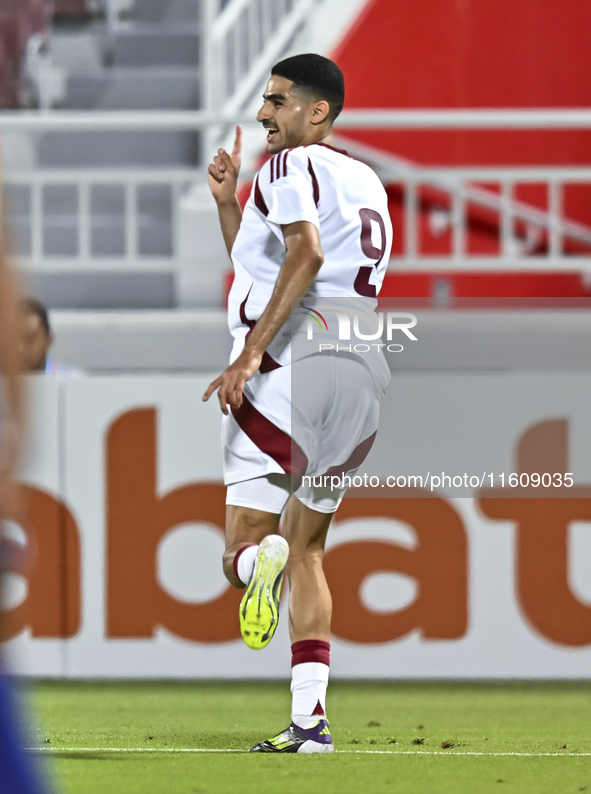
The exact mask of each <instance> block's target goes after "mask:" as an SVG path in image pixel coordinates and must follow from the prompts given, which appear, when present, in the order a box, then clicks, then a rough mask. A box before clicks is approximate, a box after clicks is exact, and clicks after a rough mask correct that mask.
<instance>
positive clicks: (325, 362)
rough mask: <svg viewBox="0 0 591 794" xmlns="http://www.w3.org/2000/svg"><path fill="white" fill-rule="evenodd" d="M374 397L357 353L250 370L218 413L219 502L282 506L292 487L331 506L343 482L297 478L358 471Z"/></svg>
mask: <svg viewBox="0 0 591 794" xmlns="http://www.w3.org/2000/svg"><path fill="white" fill-rule="evenodd" d="M380 396H381V395H380ZM380 396H378V394H377V393H376V388H375V386H374V383H373V380H372V377H371V374H370V372H369V370H368V369H367V368H366V367H365V366H364V365H363V364H362V363H361V362H360V361H359V359H358V357H357V356H348V355H346V354H337V355H330V354H329V355H327V354H324V355H316V356H309V357H307V358H303V359H301V360H299V361H296V362H294V363H293V364H291V365H290V366H286V367H280V368H278V369H274V370H271V371H269V372H266V373H264V374H263V373H260V372H257V373H256V374H255V375H253V377H252V378H251V379H250V380H249V381H248V382H247V383H246V385H245V388H244V402H243V404H242V406H241V408H240V409H238V410H234V411H233V412H232V413H230V414H229V415H228V416H224V417H223V420H222V442H223V451H224V481H225V483H226V485H227V486H228V493H227V498H226V503H227V504H231V505H240V506H244V507H252V508H255V509H259V510H265V511H266V512H271V513H281V512H282V510H283V508H284V506H285V504H286V502H287V500H288V498H289V496H290V495H291V493H293V492H295V495H296V496H297V497H298V499H300V500H301V501H302V502H303V503H304V504H306V505H307V506H309V507H310V508H312V509H313V510H317V511H319V512H324V513H333V512H335V510H336V509H337V507H338V505H339V504H340V501H341V499H342V497H343V494H344V492H345V490H346V489H342V490H337V489H331V488H330V487H329V486H327V487H323V488H320V487H318V488H317V487H314V486H308V487H307V488H305V489H302V488H299V485H300V482H301V479H302V477H303V476H304V475H307V476H310V477H317V476H319V475H324V474H343V473H348V474H352V473H354V472H356V471H357V469H358V468H359V466H360V465H361V463H362V462H363V460H364V459H365V457H366V456H367V453H368V452H369V449H370V448H371V445H372V443H373V439H374V438H375V434H376V431H377V427H378V421H379V406H380Z"/></svg>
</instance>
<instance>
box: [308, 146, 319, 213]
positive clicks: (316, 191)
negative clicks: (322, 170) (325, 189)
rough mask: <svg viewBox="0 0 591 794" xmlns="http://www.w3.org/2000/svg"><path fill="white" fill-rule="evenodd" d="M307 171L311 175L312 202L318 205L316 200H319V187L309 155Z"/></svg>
mask: <svg viewBox="0 0 591 794" xmlns="http://www.w3.org/2000/svg"><path fill="white" fill-rule="evenodd" d="M308 173H309V174H310V176H311V177H312V187H313V188H314V204H316V206H318V202H319V201H320V187H319V185H318V179H316V174H315V172H314V168H313V167H312V160H310V158H309V157H308Z"/></svg>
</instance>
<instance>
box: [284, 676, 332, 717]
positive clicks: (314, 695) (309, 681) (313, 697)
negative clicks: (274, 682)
mask: <svg viewBox="0 0 591 794" xmlns="http://www.w3.org/2000/svg"><path fill="white" fill-rule="evenodd" d="M328 671H329V667H328V665H327V664H322V662H304V663H303V664H296V665H295V666H294V667H292V668H291V696H292V699H291V721H292V722H293V723H295V724H296V725H298V726H299V727H300V728H303V729H304V730H306V729H307V728H313V727H314V726H315V725H316V723H317V722H318V720H319V719H320V718H321V717H322V714H319V713H318V711H319V709H318V704H319V703H320V709H322V712H323V713H324V715H326V688H327V686H328ZM314 711H316V714H314V713H313V712H314Z"/></svg>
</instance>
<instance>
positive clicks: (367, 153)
mask: <svg viewBox="0 0 591 794" xmlns="http://www.w3.org/2000/svg"><path fill="white" fill-rule="evenodd" d="M227 8H230V6H227ZM401 119H402V120H401ZM397 120H398V121H397ZM234 121H242V122H243V123H245V124H252V123H255V122H254V121H253V120H252V119H240V117H237V116H236V114H231V113H227V112H226V113H220V112H217V113H213V112H211V111H175V112H115V111H114V112H100V113H96V112H91V113H88V112H75V111H67V112H66V111H48V112H45V113H40V112H13V113H0V132H2V131H12V132H14V131H29V132H36V133H40V132H48V131H52V132H55V131H64V132H68V133H72V134H73V133H75V132H83V131H85V130H92V131H96V130H147V129H152V130H181V129H182V130H195V131H201V132H203V131H207V130H211V129H212V128H213V127H216V126H219V125H221V124H228V123H233V122H234ZM375 126H381V127H382V128H385V129H388V128H393V127H394V126H396V127H397V128H399V129H400V128H415V129H416V128H420V127H423V128H427V127H429V126H430V127H431V128H444V127H446V128H462V129H482V128H486V127H491V126H492V127H495V128H501V127H504V128H519V129H544V128H545V129H556V128H578V129H591V111H587V110H575V109H573V110H568V111H549V110H538V111H507V112H505V111H503V112H501V113H500V114H497V113H496V112H491V111H452V112H448V111H416V112H411V111H404V112H403V113H400V114H398V113H394V112H393V111H367V112H364V111H348V112H345V113H343V114H342V116H341V117H340V118H339V120H338V126H337V129H338V130H339V131H341V132H342V131H345V130H347V129H354V128H370V127H375ZM261 143H262V139H261ZM343 145H344V147H345V148H348V149H349V151H350V152H351V153H352V154H353V155H354V156H358V157H359V158H360V159H363V160H365V161H367V162H368V163H369V164H370V165H372V166H373V167H374V168H375V169H376V171H377V172H378V173H379V175H380V176H381V178H382V180H383V181H384V182H385V183H398V184H400V185H402V186H403V191H402V192H403V196H404V199H403V200H404V246H403V254H402V256H401V257H399V256H397V257H396V259H395V263H396V264H397V265H398V266H400V265H402V266H403V267H405V268H409V269H412V268H421V269H449V268H452V267H453V268H454V269H461V268H466V269H468V268H469V269H483V268H484V269H500V268H512V269H515V268H519V269H557V268H560V269H569V270H573V269H581V270H585V271H589V270H591V257H589V256H587V255H586V254H585V255H580V256H579V255H577V256H573V255H571V254H567V253H566V252H565V247H564V242H565V241H569V242H570V243H572V242H575V243H580V244H583V245H584V246H591V224H590V226H587V225H585V224H583V223H580V222H575V221H573V220H571V219H569V218H568V217H565V211H564V208H563V201H562V197H563V191H564V185H568V184H571V183H579V184H589V185H591V168H585V169H580V168H576V169H573V168H422V167H417V166H416V165H415V164H413V163H409V162H407V161H404V160H401V159H400V158H396V157H394V156H392V155H389V154H387V153H384V152H382V151H379V150H376V149H372V148H371V147H368V146H365V145H363V144H360V143H358V142H356V141H354V140H353V139H350V138H347V139H346V140H345V139H343ZM261 148H262V147H261ZM8 165H10V164H8ZM247 165H248V164H247ZM247 170H248V169H247V168H246V169H245V171H247ZM202 181H203V169H198V170H197V169H195V170H191V169H182V168H180V169H166V170H163V169H158V168H155V169H142V170H139V169H133V170H126V169H119V170H117V171H114V170H111V171H109V170H104V169H96V170H85V171H80V170H69V169H64V170H59V171H50V170H43V169H39V170H36V171H32V172H26V173H25V172H18V171H11V170H10V169H9V170H8V171H7V172H6V173H5V182H7V183H8V185H10V186H16V185H20V186H21V187H26V189H27V190H29V191H30V196H31V200H30V206H29V210H28V212H27V213H26V214H27V215H28V217H27V218H24V217H19V218H17V221H18V224H19V225H20V226H23V225H24V226H26V227H27V228H28V230H29V237H30V239H31V250H30V256H29V257H28V258H29V259H30V261H31V264H32V265H33V266H34V267H36V268H39V267H43V268H47V269H52V268H59V269H62V270H63V269H64V268H70V267H71V268H72V269H74V268H77V267H88V266H89V263H90V264H91V265H92V266H97V267H113V268H120V267H125V268H130V267H131V268H133V267H142V269H143V268H145V267H153V268H163V267H167V268H169V269H170V268H171V267H172V268H174V267H175V262H178V258H179V251H178V244H177V241H178V236H179V230H178V223H179V214H178V205H179V202H180V198H181V196H182V194H183V192H184V190H185V188H186V186H187V185H188V184H191V183H193V184H194V183H196V182H201V183H202ZM540 182H541V183H543V184H545V185H546V189H547V191H548V209H547V210H541V209H537V208H536V207H533V206H530V205H528V204H526V203H525V202H522V201H518V200H516V198H515V187H516V185H520V184H525V183H540ZM150 183H152V184H160V185H168V186H169V188H170V191H171V196H172V197H173V198H172V200H171V212H170V218H169V223H170V237H171V240H172V243H171V247H170V252H169V254H167V255H166V256H153V255H152V256H151V255H150V254H149V253H146V252H145V251H143V250H142V249H141V246H138V242H137V241H138V239H139V237H140V235H141V230H142V228H144V227H145V225H146V224H147V223H149V222H150V221H149V218H148V217H147V216H146V215H145V214H144V215H142V213H140V212H138V204H137V196H138V190H139V189H140V186H141V185H145V184H150ZM491 183H494V184H496V185H498V186H499V192H498V193H496V192H493V191H492V190H487V189H485V188H483V187H482V186H479V185H482V184H491ZM66 184H69V185H74V186H76V195H77V200H76V201H77V203H76V207H77V209H76V211H75V212H74V213H72V212H70V214H69V215H68V216H67V217H66V215H64V216H63V218H62V219H61V220H60V219H59V218H58V217H57V216H56V215H55V214H54V215H53V216H51V219H50V222H49V223H48V218H47V213H44V208H43V201H42V197H43V191H44V190H46V189H47V188H48V187H50V186H51V185H66ZM95 184H112V185H120V186H123V187H122V189H123V190H124V193H125V196H126V198H125V210H124V212H123V219H122V220H121V221H120V223H121V224H123V226H124V236H125V241H126V243H125V250H124V251H122V253H121V254H120V255H117V256H109V257H103V258H101V257H100V256H98V255H97V254H96V252H95V251H94V249H93V244H92V239H93V233H94V232H93V230H94V229H95V228H96V227H97V224H99V225H100V223H103V222H107V221H106V220H105V218H101V216H100V213H98V214H97V213H94V212H93V211H92V207H91V203H90V200H89V196H90V195H91V191H92V190H93V185H95ZM424 187H428V188H435V189H436V190H440V191H444V192H445V193H446V194H447V196H448V199H447V201H446V202H443V204H442V206H441V207H440V208H439V209H438V210H436V212H437V213H438V215H437V216H435V215H433V217H432V218H431V220H432V221H433V222H434V223H436V224H439V228H440V229H441V228H443V227H445V230H446V231H447V230H448V229H449V232H450V234H451V245H450V250H449V254H447V255H445V256H443V255H442V256H439V255H438V256H428V255H426V254H425V253H424V251H423V250H422V246H421V239H420V213H421V208H420V194H421V190H422V189H423V188H424ZM473 205H478V206H481V207H485V208H487V209H488V210H492V211H494V212H495V213H496V214H497V216H498V229H499V231H498V237H499V253H498V255H490V256H486V257H476V256H473V255H471V253H470V250H469V246H468V243H467V240H468V235H467V232H468V230H469V226H468V223H469V220H468V221H467V210H469V208H470V207H472V206H473ZM111 220H112V219H111ZM60 223H63V224H65V225H67V224H70V226H73V227H75V230H76V231H75V236H76V239H77V240H78V244H77V247H76V252H75V253H72V254H71V255H69V256H67V257H57V258H56V257H55V256H52V255H50V254H48V253H47V247H46V246H45V243H44V237H45V236H46V234H47V228H48V226H49V227H51V224H53V225H54V226H56V225H57V226H59V224H60ZM516 223H520V224H521V225H524V227H525V232H524V231H523V229H522V230H521V231H519V232H518V231H517V230H516ZM540 240H542V241H543V242H544V245H545V247H546V248H547V255H543V256H532V255H531V252H532V250H534V249H535V248H536V246H537V245H538V244H539V243H540Z"/></svg>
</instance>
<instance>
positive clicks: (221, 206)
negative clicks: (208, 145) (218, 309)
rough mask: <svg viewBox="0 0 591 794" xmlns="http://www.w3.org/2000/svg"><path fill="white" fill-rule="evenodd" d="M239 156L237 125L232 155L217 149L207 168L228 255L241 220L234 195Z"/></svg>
mask: <svg viewBox="0 0 591 794" xmlns="http://www.w3.org/2000/svg"><path fill="white" fill-rule="evenodd" d="M241 155H242V127H241V126H240V124H238V125H237V127H236V137H235V138H234V148H233V149H232V154H228V152H226V150H225V149H218V153H217V155H216V156H215V157H214V158H213V163H211V164H210V166H209V168H208V179H209V188H210V190H211V193H212V195H213V197H214V199H215V201H216V204H217V207H218V214H219V217H220V226H221V227H222V234H223V235H224V242H225V243H226V248H227V249H228V254H231V253H232V247H233V246H234V241H235V240H236V235H237V234H238V229H239V228H240V221H241V220H242V208H241V207H240V203H239V201H238V196H237V195H236V187H237V184H238V174H239V173H240V162H241Z"/></svg>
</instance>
